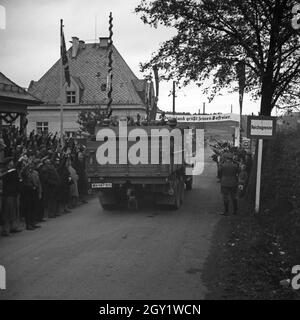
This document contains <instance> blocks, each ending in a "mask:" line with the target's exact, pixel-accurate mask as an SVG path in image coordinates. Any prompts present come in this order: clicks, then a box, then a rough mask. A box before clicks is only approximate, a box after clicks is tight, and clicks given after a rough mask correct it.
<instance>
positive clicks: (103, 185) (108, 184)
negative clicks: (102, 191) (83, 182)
mask: <svg viewBox="0 0 300 320" xmlns="http://www.w3.org/2000/svg"><path fill="white" fill-rule="evenodd" d="M98 188H112V183H111V182H106V183H92V189H98Z"/></svg>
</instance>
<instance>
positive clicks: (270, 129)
mask: <svg viewBox="0 0 300 320" xmlns="http://www.w3.org/2000/svg"><path fill="white" fill-rule="evenodd" d="M275 133H276V117H266V116H248V118H247V137H248V138H256V139H273V138H274V137H275Z"/></svg>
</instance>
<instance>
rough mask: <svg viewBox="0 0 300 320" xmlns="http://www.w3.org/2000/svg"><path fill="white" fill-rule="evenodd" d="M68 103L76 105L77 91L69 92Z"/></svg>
mask: <svg viewBox="0 0 300 320" xmlns="http://www.w3.org/2000/svg"><path fill="white" fill-rule="evenodd" d="M66 94H67V103H76V91H73V90H72V91H71V90H67V92H66Z"/></svg>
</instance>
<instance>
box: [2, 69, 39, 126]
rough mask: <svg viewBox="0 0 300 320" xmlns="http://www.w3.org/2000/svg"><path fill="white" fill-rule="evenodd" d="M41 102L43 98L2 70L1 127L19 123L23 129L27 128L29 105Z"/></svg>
mask: <svg viewBox="0 0 300 320" xmlns="http://www.w3.org/2000/svg"><path fill="white" fill-rule="evenodd" d="M41 103H42V101H41V100H39V99H37V98H36V97H34V96H33V95H32V94H30V93H28V92H27V91H26V90H25V89H23V88H22V87H20V86H18V85H17V84H16V83H14V82H13V81H11V80H10V79H8V78H7V77H6V76H5V75H4V74H3V73H1V72H0V128H1V127H2V126H8V125H11V124H17V125H18V126H20V128H21V129H25V127H26V123H27V120H26V115H27V107H28V106H29V105H30V106H34V105H40V104H41Z"/></svg>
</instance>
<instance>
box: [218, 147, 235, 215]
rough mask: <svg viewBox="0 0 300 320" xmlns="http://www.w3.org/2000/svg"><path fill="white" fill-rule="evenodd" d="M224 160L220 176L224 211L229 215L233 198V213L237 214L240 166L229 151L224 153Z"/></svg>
mask: <svg viewBox="0 0 300 320" xmlns="http://www.w3.org/2000/svg"><path fill="white" fill-rule="evenodd" d="M223 159H224V162H223V163H222V164H221V165H220V169H219V170H220V172H219V176H220V179H221V193H222V195H223V202H224V212H223V215H228V211H229V201H230V199H231V201H232V205H233V214H237V209H238V205H237V189H238V174H239V167H238V165H237V164H235V163H234V161H233V155H232V154H231V153H229V152H226V153H224V155H223Z"/></svg>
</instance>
